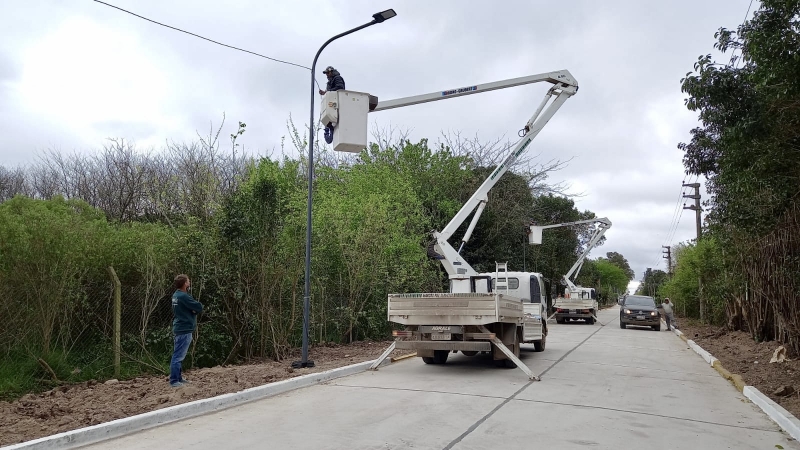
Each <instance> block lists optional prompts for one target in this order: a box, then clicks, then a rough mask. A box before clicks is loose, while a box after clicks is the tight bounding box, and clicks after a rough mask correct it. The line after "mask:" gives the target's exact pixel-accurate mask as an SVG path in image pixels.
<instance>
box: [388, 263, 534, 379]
mask: <svg viewBox="0 0 800 450" xmlns="http://www.w3.org/2000/svg"><path fill="white" fill-rule="evenodd" d="M498 275H499V277H498ZM498 278H499V279H500V282H499V283H498V282H496V281H495V280H497V279H498ZM506 280H508V281H506ZM474 281H475V285H476V292H471V293H428V294H390V295H389V309H388V316H389V317H388V318H389V321H390V322H394V323H399V324H403V325H405V327H404V328H405V329H404V330H396V331H394V332H393V335H394V337H396V338H398V340H397V341H396V342H395V348H397V349H406V350H413V351H416V352H417V356H419V357H421V358H422V359H423V361H425V363H427V364H444V363H445V362H446V361H447V356H448V354H449V353H450V352H458V351H460V352H462V353H463V354H465V355H467V356H475V355H477V354H478V353H479V352H492V357H493V359H494V360H495V361H496V362H497V364H498V365H504V366H508V367H514V366H515V365H516V364H515V362H514V361H513V360H512V359H510V358H509V357H508V356H507V355H506V354H505V353H504V351H503V349H502V346H499V345H498V343H497V342H495V341H494V339H495V338H496V339H499V341H500V342H502V343H503V344H504V345H505V347H507V348H508V349H509V350H510V351H511V353H512V354H513V355H514V356H515V357H519V354H520V348H521V347H520V346H521V344H524V343H531V344H533V348H534V350H535V351H537V352H540V351H543V350H544V349H545V345H546V344H547V323H546V320H545V318H546V313H545V311H546V309H547V307H546V305H547V296H546V292H547V290H546V289H545V284H544V282H543V279H542V276H541V274H538V273H532V272H497V273H493V274H479V275H478V276H476V277H475V279H474ZM489 283H491V284H492V285H497V286H498V290H494V291H493V292H488V286H489ZM504 284H507V289H505V287H506V286H504ZM482 287H483V289H482ZM498 291H499V292H498Z"/></svg>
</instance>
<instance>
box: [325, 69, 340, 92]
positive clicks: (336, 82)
mask: <svg viewBox="0 0 800 450" xmlns="http://www.w3.org/2000/svg"><path fill="white" fill-rule="evenodd" d="M340 89H344V78H342V76H341V75H339V74H338V73H337V74H336V75H334V76H333V78H331V79H329V80H328V85H327V87H326V90H327V91H328V92H332V91H338V90H340Z"/></svg>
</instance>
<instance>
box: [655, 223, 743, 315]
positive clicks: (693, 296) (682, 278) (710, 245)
mask: <svg viewBox="0 0 800 450" xmlns="http://www.w3.org/2000/svg"><path fill="white" fill-rule="evenodd" d="M675 256H676V264H675V267H674V273H673V276H672V277H671V278H670V279H668V280H666V279H665V280H664V281H663V282H662V283H658V287H657V288H655V291H656V292H657V293H658V296H659V297H661V298H665V297H669V299H670V301H671V302H672V303H673V304H674V305H675V307H676V308H677V311H678V312H680V313H681V314H683V315H685V316H686V317H692V318H696V319H699V318H700V299H701V295H702V299H703V302H704V307H705V314H704V316H705V317H706V320H707V321H709V322H711V323H714V324H717V325H724V324H725V323H726V310H725V305H726V303H727V301H728V300H730V296H731V293H733V292H735V291H736V289H737V286H734V285H733V284H732V282H731V281H732V280H731V281H729V280H730V278H727V277H726V276H725V262H724V260H723V258H724V255H723V252H722V246H721V245H720V244H719V242H718V241H717V240H716V239H714V238H704V239H701V240H700V242H699V243H697V244H693V245H689V246H685V247H683V248H681V249H679V250H678V251H677V253H676V255H675ZM654 278H655V277H654ZM659 278H661V277H659ZM664 278H666V277H664ZM700 280H703V290H702V294H701V291H700V282H699V281H700ZM654 284H655V283H654Z"/></svg>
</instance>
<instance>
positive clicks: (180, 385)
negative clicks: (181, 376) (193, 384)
mask: <svg viewBox="0 0 800 450" xmlns="http://www.w3.org/2000/svg"><path fill="white" fill-rule="evenodd" d="M169 387H173V388H179V387H183V383H182V382H180V381H178V382H175V383H170V385H169Z"/></svg>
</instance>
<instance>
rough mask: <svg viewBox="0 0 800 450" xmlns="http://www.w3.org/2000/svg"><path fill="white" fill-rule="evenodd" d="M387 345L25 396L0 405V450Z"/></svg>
mask: <svg viewBox="0 0 800 450" xmlns="http://www.w3.org/2000/svg"><path fill="white" fill-rule="evenodd" d="M389 344H390V343H389V342H356V343H353V344H349V345H336V346H324V347H313V348H311V351H310V352H309V353H310V355H309V359H312V360H313V361H314V363H315V367H314V368H311V369H299V370H294V369H292V368H291V362H292V361H294V360H295V359H297V358H299V352H297V355H296V357H295V358H288V359H286V360H284V361H281V362H276V361H265V362H260V363H257V364H247V365H241V366H228V367H214V368H208V369H197V370H190V371H187V372H184V376H185V378H186V379H188V380H189V381H190V382H191V384H189V385H188V386H185V387H182V388H178V389H174V388H171V387H170V386H169V383H168V381H167V377H166V376H151V377H140V378H135V379H132V380H126V381H119V382H114V381H113V380H112V381H110V382H106V383H93V382H91V381H89V382H86V383H81V384H76V385H64V386H59V387H58V388H55V389H53V390H51V391H47V392H44V393H41V394H28V395H25V396H24V397H22V398H20V399H19V400H15V401H13V402H0V446H5V445H10V444H16V443H19V442H24V441H28V440H31V439H37V438H40V437H44V436H49V435H52V434H56V433H61V432H64V431H70V430H75V429H78V428H82V427H86V426H90V425H97V424H99V423H103V422H108V421H111V420H115V419H121V418H123V417H129V416H133V415H136V414H141V413H145V412H148V411H154V410H157V409H161V408H166V407H168V406H173V405H177V404H180V403H186V402H191V401H194V400H200V399H204V398H209V397H214V396H217V395H222V394H227V393H231V392H238V391H241V390H244V389H248V388H251V387H255V386H260V385H264V384H267V383H272V382H275V381H280V380H285V379H287V378H293V377H297V376H300V375H305V374H309V373H316V372H323V371H326V370H330V369H334V368H337V367H343V366H347V365H350V364H356V363H359V362H364V361H369V360H372V359H375V358H377V357H378V356H380V354H381V353H383V351H384V350H385V349H386V348H387V347H388V346H389ZM404 353H408V352H407V351H405V352H403V351H395V352H394V353H392V355H391V356H392V357H397V356H400V355H402V354H404Z"/></svg>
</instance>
